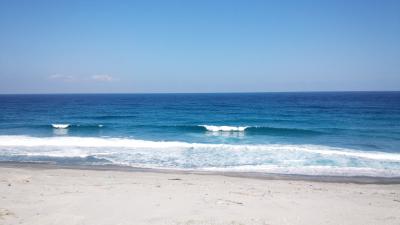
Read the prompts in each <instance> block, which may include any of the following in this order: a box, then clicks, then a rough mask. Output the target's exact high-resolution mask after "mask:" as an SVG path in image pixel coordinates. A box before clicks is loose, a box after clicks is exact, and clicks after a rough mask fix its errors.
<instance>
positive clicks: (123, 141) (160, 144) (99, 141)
mask: <svg viewBox="0 0 400 225" xmlns="http://www.w3.org/2000/svg"><path fill="white" fill-rule="evenodd" d="M1 146H23V147H40V146H48V147H52V146H53V147H88V148H108V147H112V148H150V149H159V150H162V149H189V148H190V149H208V150H216V151H217V150H223V151H246V152H251V151H253V152H254V151H256V152H274V153H276V154H278V153H279V152H282V151H285V152H307V153H312V154H320V155H328V156H348V157H356V158H366V159H375V160H387V161H396V162H397V161H400V154H397V153H387V152H372V151H369V152H366V151H358V150H353V149H345V148H336V147H330V146H323V145H289V144H265V145H241V144H237V145H231V144H203V143H188V142H177V141H146V140H138V139H131V138H107V137H102V138H100V137H40V138H39V137H30V136H20V135H1V136H0V147H1Z"/></svg>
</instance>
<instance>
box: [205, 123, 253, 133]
mask: <svg viewBox="0 0 400 225" xmlns="http://www.w3.org/2000/svg"><path fill="white" fill-rule="evenodd" d="M199 126H201V127H204V128H206V129H207V130H208V131H212V132H218V131H223V132H233V131H236V132H237V131H239V132H242V131H244V130H246V128H248V127H234V126H213V125H199Z"/></svg>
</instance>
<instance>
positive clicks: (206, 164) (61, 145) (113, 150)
mask: <svg viewBox="0 0 400 225" xmlns="http://www.w3.org/2000/svg"><path fill="white" fill-rule="evenodd" d="M72 159H79V160H78V162H79V163H83V164H89V165H91V164H114V165H127V166H134V167H144V168H161V169H163V168H165V169H184V170H212V171H251V172H274V173H289V174H308V175H341V176H357V175H358V176H382V177H394V176H400V154H396V153H386V152H370V151H359V150H353V149H346V148H335V147H330V146H323V145H286V144H263V145H240V144H238V145H233V144H204V143H188V142H174V141H147V140H138V139H128V138H105V137H30V136H7V135H5V136H0V161H49V162H56V163H65V162H68V161H69V160H72Z"/></svg>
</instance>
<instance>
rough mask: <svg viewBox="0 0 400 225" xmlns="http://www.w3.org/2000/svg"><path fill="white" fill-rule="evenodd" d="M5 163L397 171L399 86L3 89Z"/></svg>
mask: <svg viewBox="0 0 400 225" xmlns="http://www.w3.org/2000/svg"><path fill="white" fill-rule="evenodd" d="M0 161H14V162H22V161H23V162H50V163H57V164H69V165H109V164H113V165H124V166H132V167H145V168H161V169H162V168H165V169H179V170H181V169H182V170H201V171H239V172H240V171H251V172H268V173H283V174H307V175H338V176H382V177H394V176H400V92H331V93H330V92H321V93H319V92H310V93H240V94H239V93H236V94H66V95H62V94H57V95H0Z"/></svg>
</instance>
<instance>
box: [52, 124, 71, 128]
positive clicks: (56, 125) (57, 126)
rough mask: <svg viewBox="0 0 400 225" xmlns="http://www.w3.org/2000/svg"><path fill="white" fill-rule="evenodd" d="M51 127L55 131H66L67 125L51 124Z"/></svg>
mask: <svg viewBox="0 0 400 225" xmlns="http://www.w3.org/2000/svg"><path fill="white" fill-rule="evenodd" d="M51 126H52V127H53V128H56V129H67V128H68V127H69V124H61V123H53V124H51Z"/></svg>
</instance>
